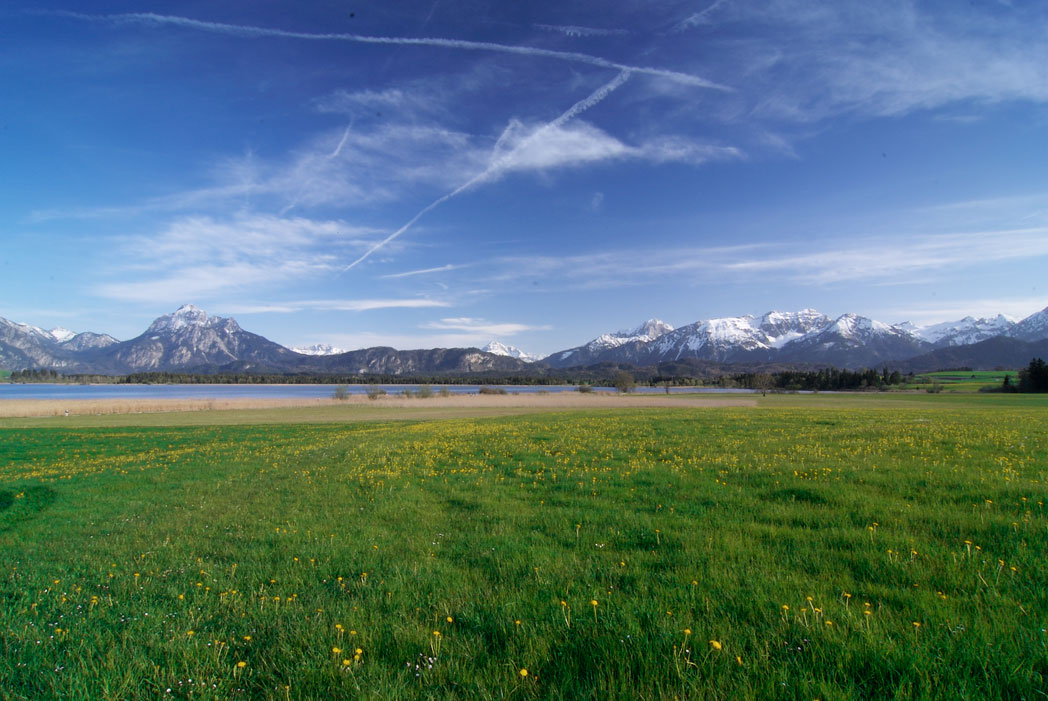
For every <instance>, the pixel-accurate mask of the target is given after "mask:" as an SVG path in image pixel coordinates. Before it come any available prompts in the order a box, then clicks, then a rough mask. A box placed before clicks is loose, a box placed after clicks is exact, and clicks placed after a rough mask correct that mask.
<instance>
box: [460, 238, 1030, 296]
mask: <svg viewBox="0 0 1048 701" xmlns="http://www.w3.org/2000/svg"><path fill="white" fill-rule="evenodd" d="M853 240H855V241H857V242H858V243H851V241H853ZM886 251H890V255H885V252H886ZM1044 257H1048V227H1035V228H1025V229H1007V230H1006V229H997V230H992V231H971V232H964V233H953V234H927V233H917V232H915V233H911V234H909V235H895V236H885V235H868V236H862V237H856V238H855V239H849V238H840V239H835V240H809V241H805V242H783V243H761V244H746V245H739V246H720V247H691V248H687V247H685V248H682V247H677V248H666V249H662V250H651V249H634V248H620V249H615V250H602V251H599V252H594V253H588V254H585V253H584V254H577V255H571V256H509V257H503V258H499V259H494V260H491V261H486V262H485V263H484V264H483V265H478V266H476V268H477V269H478V270H482V271H485V273H484V274H485V275H486V276H487V277H485V278H483V281H487V282H491V283H498V284H500V285H503V286H504V285H507V284H511V283H514V282H516V283H517V284H523V283H526V284H530V282H531V281H533V280H535V279H542V280H546V281H548V282H549V285H552V286H553V287H552V288H551V289H609V288H620V287H631V286H649V285H658V284H665V283H667V282H672V283H674V284H682V283H683V284H700V283H702V284H712V283H718V282H747V281H750V280H759V281H761V282H762V283H766V284H776V283H781V282H789V283H791V284H800V285H805V286H822V285H839V284H844V283H851V282H863V283H872V284H895V283H905V284H913V283H916V282H919V281H921V280H925V279H927V276H928V275H931V274H950V275H956V274H964V272H963V271H966V270H971V269H977V268H979V266H982V265H987V264H994V263H1000V262H1007V261H1028V260H1036V259H1038V258H1044Z"/></svg>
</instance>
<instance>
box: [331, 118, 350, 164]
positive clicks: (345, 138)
mask: <svg viewBox="0 0 1048 701" xmlns="http://www.w3.org/2000/svg"><path fill="white" fill-rule="evenodd" d="M352 128H353V122H350V123H349V124H347V125H346V130H345V131H344V132H342V139H341V140H340V141H339V142H338V146H336V147H335V150H334V151H332V152H331V154H330V155H328V160H329V161H330V160H331V159H332V158H338V154H340V153H342V149H343V147H344V146H345V145H346V141H348V140H349V131H350V129H352Z"/></svg>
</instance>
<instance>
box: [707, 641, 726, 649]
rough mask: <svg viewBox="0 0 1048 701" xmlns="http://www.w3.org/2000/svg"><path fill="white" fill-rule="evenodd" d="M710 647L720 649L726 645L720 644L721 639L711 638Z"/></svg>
mask: <svg viewBox="0 0 1048 701" xmlns="http://www.w3.org/2000/svg"><path fill="white" fill-rule="evenodd" d="M710 647H712V648H713V649H714V650H720V649H722V648H723V647H724V646H723V645H721V644H720V641H719V640H711V641H710Z"/></svg>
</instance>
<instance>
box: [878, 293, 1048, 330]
mask: <svg viewBox="0 0 1048 701" xmlns="http://www.w3.org/2000/svg"><path fill="white" fill-rule="evenodd" d="M1046 305H1048V297H1046V296H1043V295H1042V296H1040V297H976V298H960V299H953V300H949V301H946V302H944V301H941V300H940V301H936V302H927V303H922V302H916V303H913V304H907V305H905V306H891V307H882V308H878V309H873V310H871V311H870V312H869V313H871V314H875V315H877V318H879V319H884V320H887V321H888V322H889V323H901V322H903V321H910V322H912V323H914V324H937V323H941V322H943V321H956V320H958V319H962V318H964V317H966V316H974V317H976V318H993V317H996V316H997V315H998V314H1004V315H1005V316H1007V317H1009V318H1011V319H1013V320H1018V321H1021V320H1022V319H1024V318H1026V317H1027V316H1030V315H1031V314H1034V313H1036V312H1039V311H1041V310H1042V309H1044V308H1045V306H1046Z"/></svg>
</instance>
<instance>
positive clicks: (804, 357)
mask: <svg viewBox="0 0 1048 701" xmlns="http://www.w3.org/2000/svg"><path fill="white" fill-rule="evenodd" d="M1036 355H1040V356H1042V357H1043V356H1045V355H1048V308H1046V309H1044V310H1042V311H1040V312H1037V313H1036V314H1033V315H1031V316H1029V317H1027V318H1026V319H1023V320H1022V321H1019V322H1015V321H1013V320H1011V319H1009V318H1007V317H1005V316H1003V315H999V316H997V317H994V318H990V319H976V318H973V317H965V318H964V319H961V320H959V321H956V322H949V323H943V324H935V325H929V326H918V325H914V324H909V323H902V324H895V325H891V324H885V323H883V322H879V321H875V320H873V319H869V318H866V317H863V316H859V315H857V314H844V315H842V316H840V317H837V318H835V319H834V318H830V317H828V316H826V315H824V314H821V313H819V312H817V311H815V310H813V309H803V310H801V311H798V312H777V311H772V312H768V313H767V314H764V315H763V316H760V317H754V316H739V317H725V318H718V319H707V320H704V321H697V322H695V323H693V324H688V325H687V326H682V327H680V328H673V327H672V326H670V325H669V324H666V323H665V322H663V321H660V320H658V319H649V320H648V321H646V322H644V323H643V324H641V325H640V326H638V327H637V328H634V329H628V330H624V331H619V332H616V333H608V334H602V335H601V336H598V337H597V338H595V339H593V340H592V341H590V342H589V343H586V344H584V345H581V346H577V347H575V348H570V349H567V350H563V351H558V352H556V353H553V354H551V355H549V356H547V357H546V358H542V359H539V358H536V357H534V356H530V355H528V354H526V353H524V352H523V351H521V350H519V349H517V348H514V347H512V346H507V345H505V344H502V343H499V342H497V341H493V342H491V343H489V344H488V345H487V346H485V347H484V348H483V349H478V348H452V349H443V348H437V349H429V350H408V351H400V350H395V349H393V348H385V347H378V348H366V349H362V350H354V351H343V350H341V349H338V348H332V347H330V346H313V347H310V348H298V349H289V348H285V347H284V346H281V345H279V344H277V343H274V342H272V341H270V340H268V339H266V338H264V337H262V336H259V335H257V334H253V333H250V332H248V331H245V330H244V329H242V328H241V327H240V325H239V324H238V323H237V322H236V321H235V320H234V319H230V318H223V317H217V316H209V315H208V314H207V313H206V312H204V311H203V310H201V309H199V308H197V307H195V306H193V305H185V306H183V307H181V308H179V309H178V310H177V311H175V312H173V313H171V314H166V315H164V316H161V317H160V318H158V319H156V320H155V321H154V322H153V323H152V324H150V326H149V328H147V329H146V331H145V332H144V333H142V334H141V335H139V336H137V337H135V338H133V339H130V340H128V341H118V340H117V339H115V338H113V337H112V336H109V335H106V334H98V333H91V332H86V333H79V334H75V333H73V332H71V331H68V330H66V329H63V328H56V329H52V330H50V331H46V330H44V329H41V328H38V327H35V326H29V325H27V324H21V323H15V322H11V321H8V320H6V319H3V318H0V367H3V368H7V369H10V370H23V369H35V368H45V369H54V370H57V371H59V372H62V373H65V374H77V373H90V374H113V375H120V374H129V373H132V372H150V371H156V372H199V373H210V372H239V373H245V372H246V373H313V374H342V375H345V374H392V375H411V374H429V373H438V374H440V373H505V374H516V373H533V372H543V371H546V370H554V371H555V370H561V369H566V368H573V367H585V366H591V365H599V364H617V365H633V366H638V367H639V366H656V365H659V364H664V363H672V362H677V361H689V362H703V363H710V364H728V365H731V366H733V367H736V368H737V367H739V366H767V365H779V366H834V367H842V368H852V369H855V368H863V367H881V366H887V365H890V366H891V367H892V368H893V369H900V370H907V369H913V370H917V371H927V370H934V369H938V368H942V367H971V368H993V367H997V366H1007V367H1016V366H1019V365H1025V364H1026V363H1027V362H1029V360H1030V359H1031V358H1032V357H1034V356H1036Z"/></svg>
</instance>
